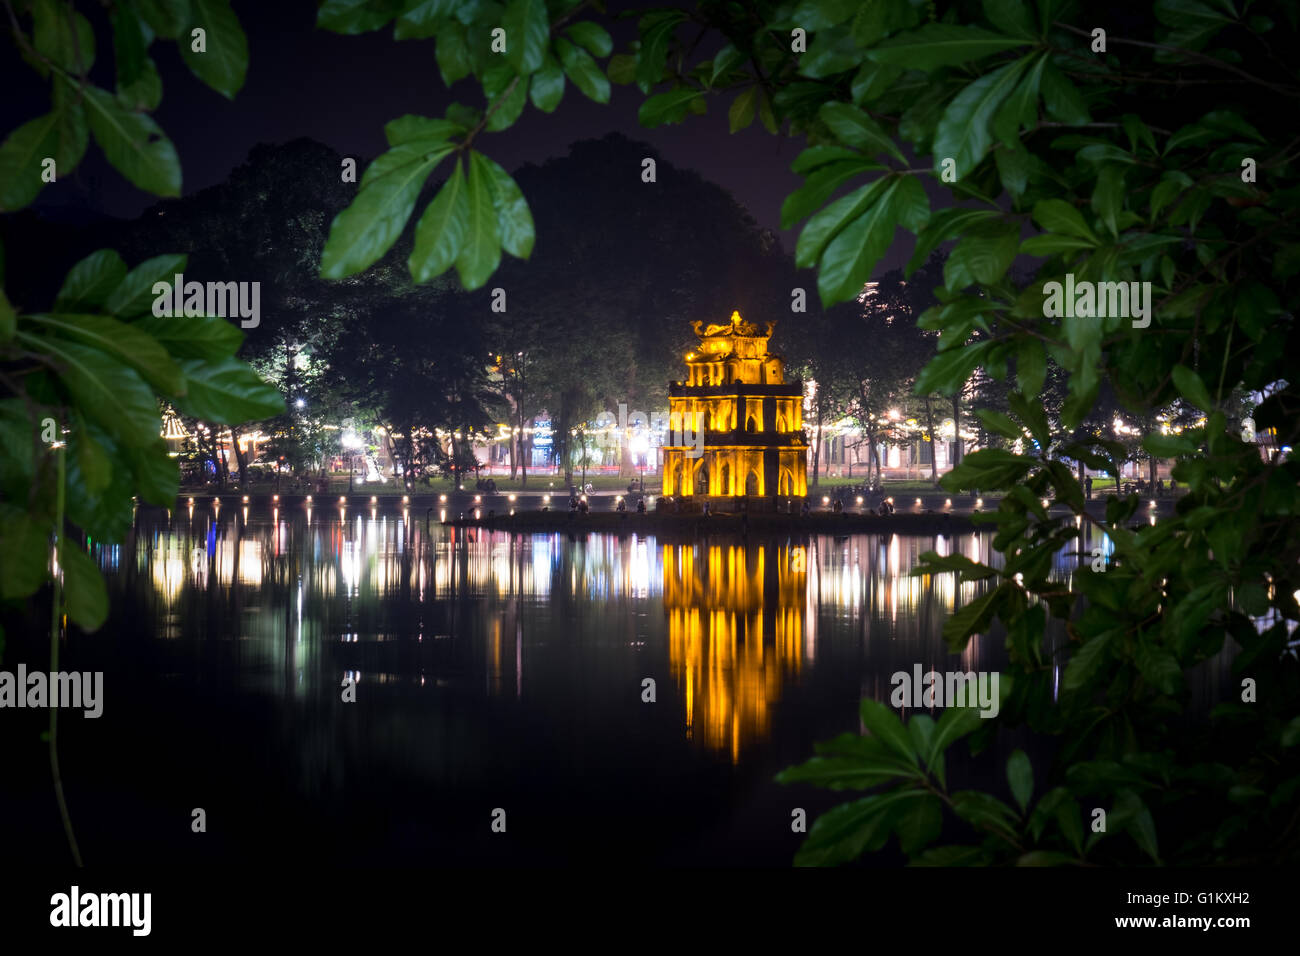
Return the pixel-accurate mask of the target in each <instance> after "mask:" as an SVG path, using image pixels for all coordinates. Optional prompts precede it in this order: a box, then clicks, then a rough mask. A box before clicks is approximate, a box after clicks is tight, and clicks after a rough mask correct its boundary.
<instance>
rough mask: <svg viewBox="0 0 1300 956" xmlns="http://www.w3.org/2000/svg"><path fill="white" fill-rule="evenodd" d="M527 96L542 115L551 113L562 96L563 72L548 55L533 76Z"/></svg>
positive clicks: (553, 58)
mask: <svg viewBox="0 0 1300 956" xmlns="http://www.w3.org/2000/svg"><path fill="white" fill-rule="evenodd" d="M528 96H529V98H530V99H531V100H532V101H533V106H535V107H537V108H538V109H539V110H541V111H542V112H543V113H553V112H555V108H556V107H557V106H559V105H560V100H561V99H562V98H563V96H564V71H563V70H562V69H560V64H559V63H557V62H556V61H555V57H553V56H551V55H550V54H549V53H548V54H546V58H545V59H544V60H543V61H542V66H541V68H540V69H539V70H538V71H537V72H536V73H534V74H533V79H532V84H531V85H530V86H529V88H528Z"/></svg>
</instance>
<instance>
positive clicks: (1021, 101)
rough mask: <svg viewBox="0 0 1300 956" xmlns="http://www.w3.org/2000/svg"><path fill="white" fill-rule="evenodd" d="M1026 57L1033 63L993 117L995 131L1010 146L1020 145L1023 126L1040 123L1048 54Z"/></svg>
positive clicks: (1029, 127)
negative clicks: (1039, 107) (1044, 69)
mask: <svg viewBox="0 0 1300 956" xmlns="http://www.w3.org/2000/svg"><path fill="white" fill-rule="evenodd" d="M1026 59H1027V60H1032V63H1033V65H1032V66H1031V67H1029V68H1028V70H1027V72H1026V73H1025V77H1024V79H1022V80H1021V81H1020V85H1019V86H1017V87H1016V89H1015V92H1013V93H1012V94H1011V95H1010V96H1008V97H1007V99H1006V102H1005V103H1003V104H1002V106H1001V108H1000V109H999V110H998V111H997V114H996V115H995V116H994V118H993V132H994V133H995V134H996V135H997V138H998V139H999V140H1001V141H1002V144H1003V145H1004V146H1007V147H1009V148H1017V147H1019V145H1020V130H1021V129H1022V128H1024V129H1032V128H1033V127H1034V126H1035V125H1036V124H1037V123H1038V87H1039V84H1040V83H1041V82H1042V78H1043V67H1044V65H1045V64H1046V63H1047V54H1046V53H1043V54H1040V55H1038V56H1036V57H1027V58H1026Z"/></svg>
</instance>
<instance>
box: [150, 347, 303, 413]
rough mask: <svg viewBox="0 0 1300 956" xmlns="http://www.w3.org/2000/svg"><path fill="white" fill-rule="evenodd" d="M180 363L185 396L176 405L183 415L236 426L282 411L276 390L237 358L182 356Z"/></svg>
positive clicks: (281, 404)
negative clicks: (183, 357)
mask: <svg viewBox="0 0 1300 956" xmlns="http://www.w3.org/2000/svg"><path fill="white" fill-rule="evenodd" d="M180 366H181V371H183V372H184V373H185V395H184V396H183V397H181V398H179V399H177V401H176V407H177V409H178V410H179V411H181V412H183V413H184V414H186V415H193V416H194V417H195V418H201V419H203V421H205V422H216V423H218V424H221V425H239V424H242V423H243V422H254V421H260V420H262V419H264V418H270V417H271V416H272V415H279V414H281V413H282V412H283V411H284V398H283V397H282V396H281V395H280V390H279V389H278V388H276V387H275V386H274V385H271V384H270V383H268V382H266V381H264V380H263V379H262V378H261V376H259V375H258V374H257V373H256V372H254V371H253V370H252V368H250V367H249V366H248V364H247V363H245V362H241V361H239V359H235V358H225V359H219V360H217V361H210V360H204V359H182V360H181V363H180Z"/></svg>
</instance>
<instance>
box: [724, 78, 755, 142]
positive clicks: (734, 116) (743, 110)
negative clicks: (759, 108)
mask: <svg viewBox="0 0 1300 956" xmlns="http://www.w3.org/2000/svg"><path fill="white" fill-rule="evenodd" d="M757 96H758V87H757V86H751V87H749V88H748V89H745V90H743V91H742V92H741V93H740V95H739V96H737V97H736V98H735V99H734V100H732V101H731V109H730V110H728V111H727V127H728V131H729V132H732V133H736V132H739V131H740V130H742V129H744V128H745V127H747V126H749V124H750V123H752V122H754V102H755V98H756V97H757Z"/></svg>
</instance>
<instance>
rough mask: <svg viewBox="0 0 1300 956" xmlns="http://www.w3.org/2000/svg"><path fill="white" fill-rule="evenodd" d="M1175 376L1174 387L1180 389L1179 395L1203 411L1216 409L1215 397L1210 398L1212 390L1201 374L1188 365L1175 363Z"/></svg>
mask: <svg viewBox="0 0 1300 956" xmlns="http://www.w3.org/2000/svg"><path fill="white" fill-rule="evenodd" d="M1173 377H1174V387H1175V388H1177V389H1178V394H1179V395H1181V396H1182V397H1183V398H1185V399H1187V401H1189V402H1191V403H1192V404H1193V405H1195V406H1196V407H1197V408H1199V409H1200V410H1201V411H1203V412H1210V411H1213V410H1214V399H1212V398H1210V391H1209V389H1207V388H1206V387H1205V383H1204V382H1203V381H1201V377H1200V376H1199V375H1197V374H1196V373H1195V372H1193V371H1192V370H1191V369H1190V368H1188V367H1187V366H1186V365H1175V366H1174V368H1173Z"/></svg>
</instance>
